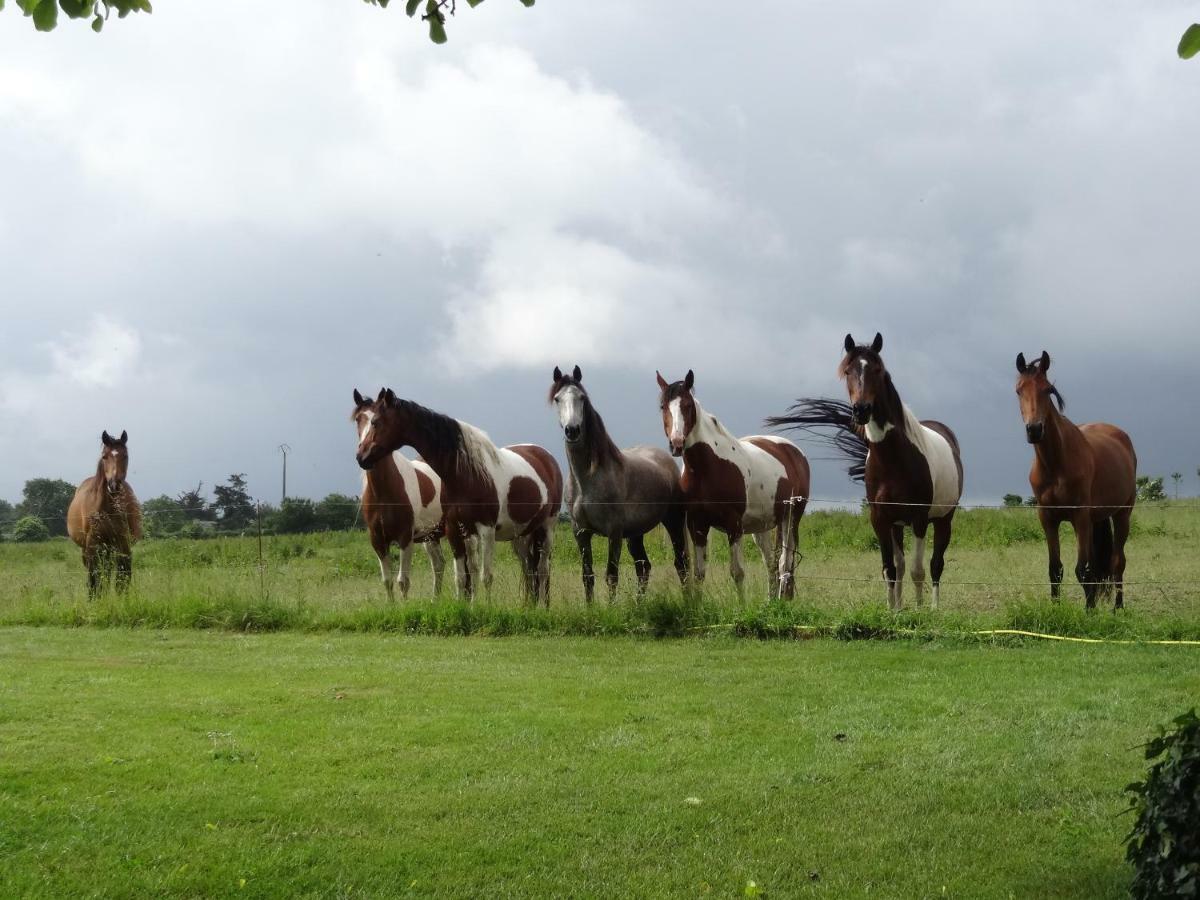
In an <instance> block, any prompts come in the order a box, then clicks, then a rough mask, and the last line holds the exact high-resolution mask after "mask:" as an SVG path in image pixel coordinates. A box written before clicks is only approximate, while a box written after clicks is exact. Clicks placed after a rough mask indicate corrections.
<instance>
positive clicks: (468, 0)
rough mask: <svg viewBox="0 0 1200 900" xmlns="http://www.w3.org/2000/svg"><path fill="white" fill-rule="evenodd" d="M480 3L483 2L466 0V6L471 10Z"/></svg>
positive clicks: (481, 0)
mask: <svg viewBox="0 0 1200 900" xmlns="http://www.w3.org/2000/svg"><path fill="white" fill-rule="evenodd" d="M482 2H483V0H467V6H469V7H471V9H474V8H475V7H477V6H478V5H479V4H480V3H482Z"/></svg>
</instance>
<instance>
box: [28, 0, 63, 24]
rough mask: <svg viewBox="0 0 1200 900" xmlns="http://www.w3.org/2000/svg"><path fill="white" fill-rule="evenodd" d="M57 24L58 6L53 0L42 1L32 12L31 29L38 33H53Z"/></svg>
mask: <svg viewBox="0 0 1200 900" xmlns="http://www.w3.org/2000/svg"><path fill="white" fill-rule="evenodd" d="M57 24H58V4H57V3H55V2H54V0H42V2H41V3H39V4H38V5H37V8H36V9H35V10H34V11H33V27H34V28H36V29H37V30H38V31H53V30H54V26H55V25H57Z"/></svg>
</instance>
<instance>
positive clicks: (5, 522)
mask: <svg viewBox="0 0 1200 900" xmlns="http://www.w3.org/2000/svg"><path fill="white" fill-rule="evenodd" d="M15 521H17V508H16V507H15V506H13V505H12V504H11V503H9V502H8V501H7V500H0V530H3V529H5V528H7V527H8V526H9V525H11V524H12V523H13V522H15Z"/></svg>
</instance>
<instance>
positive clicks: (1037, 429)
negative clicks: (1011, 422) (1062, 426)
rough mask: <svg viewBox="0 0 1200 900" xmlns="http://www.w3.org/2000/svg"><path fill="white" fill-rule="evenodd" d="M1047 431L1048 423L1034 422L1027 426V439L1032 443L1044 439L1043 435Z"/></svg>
mask: <svg viewBox="0 0 1200 900" xmlns="http://www.w3.org/2000/svg"><path fill="white" fill-rule="evenodd" d="M1045 433H1046V423H1044V422H1034V423H1032V424H1030V425H1026V426H1025V440H1027V441H1029V443H1031V444H1036V443H1038V441H1040V440H1041V439H1042V435H1044V434H1045Z"/></svg>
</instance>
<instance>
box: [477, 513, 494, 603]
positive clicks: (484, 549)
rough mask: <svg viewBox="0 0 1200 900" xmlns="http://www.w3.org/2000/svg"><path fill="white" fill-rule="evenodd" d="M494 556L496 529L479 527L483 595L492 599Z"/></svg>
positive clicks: (486, 598)
mask: <svg viewBox="0 0 1200 900" xmlns="http://www.w3.org/2000/svg"><path fill="white" fill-rule="evenodd" d="M495 556H496V529H495V528H491V527H488V526H485V527H483V528H480V529H479V572H480V575H481V576H482V578H483V582H482V583H483V597H484V599H485V600H491V599H492V560H493V559H495Z"/></svg>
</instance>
